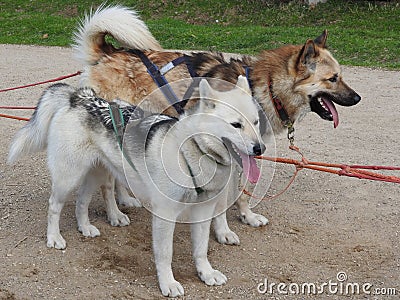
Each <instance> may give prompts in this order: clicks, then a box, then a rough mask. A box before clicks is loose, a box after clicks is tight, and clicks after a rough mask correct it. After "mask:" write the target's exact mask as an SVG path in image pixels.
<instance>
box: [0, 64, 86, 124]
mask: <svg viewBox="0 0 400 300" xmlns="http://www.w3.org/2000/svg"><path fill="white" fill-rule="evenodd" d="M80 74H82V71H77V72H75V73H73V74H68V75H64V76H60V77H57V78H53V79H49V80H45V81H40V82H36V83H31V84H26V85H21V86H16V87H11V88H6V89H2V90H0V93H2V92H8V91H14V90H18V89H24V88H28V87H32V86H36V85H40V84H45V83H50V82H56V81H61V80H64V79H67V78H70V77H74V76H78V75H80ZM35 108H36V107H27V106H0V109H20V110H29V109H35ZM0 117H1V118H8V119H14V120H19V121H29V118H24V117H18V116H13V115H6V114H0Z"/></svg>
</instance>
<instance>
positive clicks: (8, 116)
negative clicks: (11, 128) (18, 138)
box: [0, 114, 29, 121]
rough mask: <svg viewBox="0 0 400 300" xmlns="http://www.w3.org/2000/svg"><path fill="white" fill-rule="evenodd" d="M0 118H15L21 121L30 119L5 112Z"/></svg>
mask: <svg viewBox="0 0 400 300" xmlns="http://www.w3.org/2000/svg"><path fill="white" fill-rule="evenodd" d="M0 118H8V119H14V120H19V121H29V119H28V118H23V117H17V116H11V115H4V114H0Z"/></svg>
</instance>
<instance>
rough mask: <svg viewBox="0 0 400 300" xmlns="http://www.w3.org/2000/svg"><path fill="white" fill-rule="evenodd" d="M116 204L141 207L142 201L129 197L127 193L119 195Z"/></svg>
mask: <svg viewBox="0 0 400 300" xmlns="http://www.w3.org/2000/svg"><path fill="white" fill-rule="evenodd" d="M118 204H120V205H124V206H126V207H142V206H143V205H142V203H140V201H139V200H138V199H136V198H135V197H131V196H129V195H124V196H119V197H118Z"/></svg>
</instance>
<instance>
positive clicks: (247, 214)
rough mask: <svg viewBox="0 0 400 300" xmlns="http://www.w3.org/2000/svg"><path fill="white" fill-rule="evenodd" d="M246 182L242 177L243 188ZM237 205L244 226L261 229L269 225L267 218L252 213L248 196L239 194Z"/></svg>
mask: <svg viewBox="0 0 400 300" xmlns="http://www.w3.org/2000/svg"><path fill="white" fill-rule="evenodd" d="M245 180H246V179H245V177H244V176H243V175H242V176H241V177H240V181H241V184H240V185H241V186H244V184H245ZM236 205H237V207H238V209H239V213H240V220H242V222H243V223H244V224H248V225H250V226H252V227H260V226H265V225H267V224H268V222H269V221H268V219H267V218H266V217H264V216H263V215H260V214H256V213H253V212H252V211H251V209H250V206H249V201H248V196H246V195H244V194H239V196H238V199H237V201H236Z"/></svg>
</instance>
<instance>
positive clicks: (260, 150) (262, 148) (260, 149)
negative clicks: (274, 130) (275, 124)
mask: <svg viewBox="0 0 400 300" xmlns="http://www.w3.org/2000/svg"><path fill="white" fill-rule="evenodd" d="M264 151H265V145H264V144H255V145H254V147H253V153H254V155H261V154H263V153H264Z"/></svg>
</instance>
